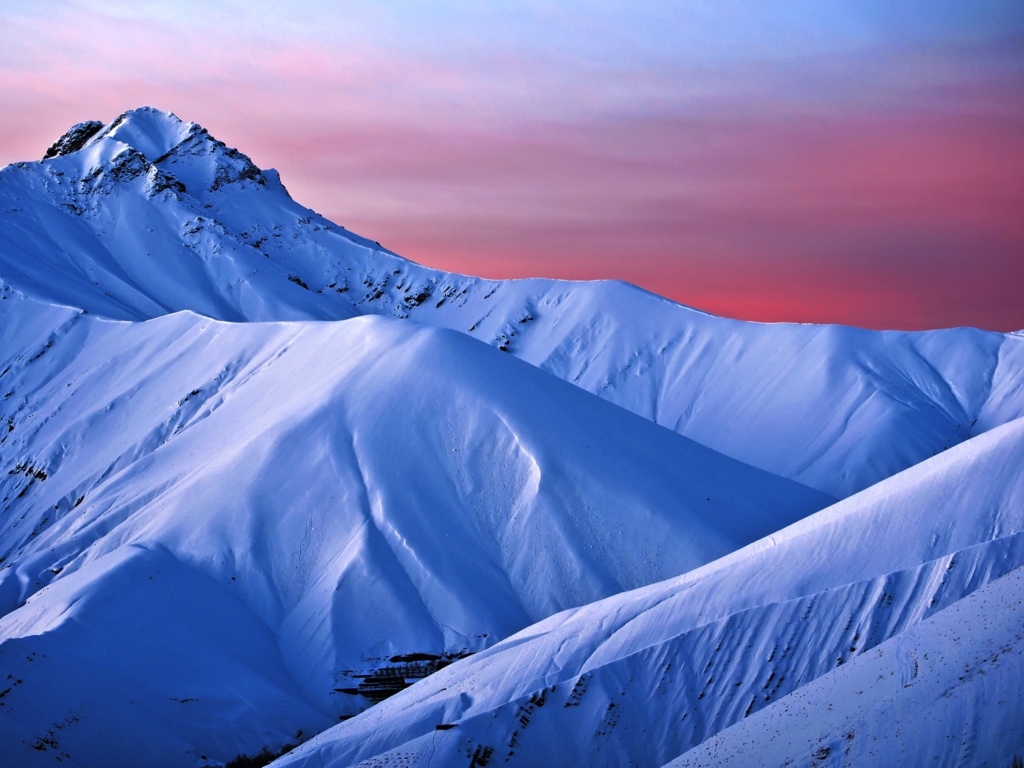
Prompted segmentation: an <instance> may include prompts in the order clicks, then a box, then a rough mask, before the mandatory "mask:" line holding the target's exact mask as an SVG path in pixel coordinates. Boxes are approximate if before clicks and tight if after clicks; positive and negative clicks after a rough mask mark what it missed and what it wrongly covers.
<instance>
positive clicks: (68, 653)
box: [0, 108, 1024, 766]
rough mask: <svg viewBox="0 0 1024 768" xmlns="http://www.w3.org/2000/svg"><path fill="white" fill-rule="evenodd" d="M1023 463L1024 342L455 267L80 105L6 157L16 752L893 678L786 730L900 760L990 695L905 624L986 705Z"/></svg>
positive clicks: (100, 753)
mask: <svg viewBox="0 0 1024 768" xmlns="http://www.w3.org/2000/svg"><path fill="white" fill-rule="evenodd" d="M506 353H507V354H506ZM1022 458H1024V334H996V333H987V332H984V331H979V330H976V329H968V328H962V329H950V330H939V331H930V332H925V333H900V332H874V331H865V330H860V329H855V328H846V327H838V326H813V325H785V324H784V325H764V324H756V323H746V322H739V321H735V320H729V319H724V318H718V317H714V316H711V315H707V314H705V313H703V312H700V311H697V310H694V309H690V308H688V307H684V306H681V305H678V304H675V303H673V302H670V301H668V300H666V299H663V298H660V297H658V296H654V295H652V294H650V293H647V292H645V291H642V290H640V289H637V288H635V287H633V286H629V285H626V284H623V283H616V282H595V283H573V282H565V281H554V280H541V279H537V280H516V281H495V280H483V279H479V278H474V277H466V276H462V275H453V274H448V273H444V272H439V271H437V270H432V269H429V268H425V267H422V266H420V265H417V264H415V263H413V262H410V261H407V260H405V259H403V258H401V257H400V256H398V255H396V254H394V253H392V252H390V251H388V250H386V249H384V248H382V247H381V246H380V245H379V244H377V243H375V242H374V241H371V240H367V239H365V238H362V237H360V236H358V235H355V234H353V233H351V232H348V231H347V230H345V229H344V228H342V227H340V226H338V225H336V224H333V223H331V222H329V221H327V220H326V219H324V218H323V217H322V216H319V215H318V214H316V213H314V212H313V211H311V210H309V209H307V208H304V207H303V206H301V205H299V204H298V203H296V202H295V201H294V200H292V199H291V197H290V196H289V195H288V193H287V191H286V190H285V188H284V186H283V185H282V184H281V181H280V179H279V177H278V175H277V173H276V172H274V171H270V170H260V169H259V168H257V167H256V166H255V165H254V164H253V163H252V162H251V161H250V160H249V159H248V158H247V157H245V156H244V155H242V154H241V153H240V152H238V151H237V150H234V149H229V148H227V147H226V146H224V145H223V144H222V143H220V142H218V141H217V140H215V139H214V138H213V137H212V136H210V134H209V133H207V132H206V131H205V130H204V129H202V128H200V127H199V126H197V125H195V124H193V123H186V122H183V121H181V120H179V119H178V118H176V117H175V116H173V115H170V114H169V113H164V112H159V111H157V110H153V109H149V108H144V109H140V110H135V111H132V112H128V113H125V114H124V115H121V116H120V117H118V118H117V119H116V120H114V121H113V122H111V123H109V124H103V123H100V122H97V121H94V122H89V123H82V124H79V125H77V126H75V127H74V128H72V129H71V130H70V131H69V132H68V133H67V134H65V135H64V136H63V137H61V138H60V139H59V140H58V141H57V142H55V143H54V144H53V146H51V147H50V149H49V150H48V151H47V153H46V158H45V159H44V160H43V161H41V162H34V163H16V164H14V165H11V166H8V167H6V168H4V169H2V170H0V764H14V765H19V766H21V765H25V766H30V765H56V764H72V765H75V764H77V765H87V766H100V765H102V766H111V765H125V766H136V765H153V766H163V765H166V766H185V765H196V766H202V765H219V764H222V763H224V762H226V761H228V760H230V759H231V758H232V757H234V756H235V755H239V754H250V755H251V754H254V753H256V752H259V751H260V749H261V748H263V747H268V748H270V749H272V750H278V749H280V748H281V747H282V746H284V745H285V744H289V743H298V742H301V741H304V740H306V739H308V738H309V737H310V736H311V735H312V734H314V733H319V732H321V731H323V732H324V733H323V734H322V735H321V736H319V737H317V739H316V740H314V741H313V742H310V743H308V744H307V745H306V746H304V747H303V748H301V749H299V750H297V751H296V752H294V753H292V754H291V755H288V756H287V757H285V758H283V759H282V760H283V764H290V765H303V766H321V765H325V764H326V765H350V764H355V763H357V762H359V761H361V760H366V761H368V762H367V763H366V765H418V764H423V765H427V764H430V765H441V764H446V765H447V764H451V765H459V764H463V765H484V764H504V763H505V762H506V761H507V762H510V763H517V762H518V763H519V764H550V763H552V762H557V763H558V764H565V765H574V764H576V765H600V764H609V765H617V764H634V765H645V766H646V765H650V766H660V765H663V764H664V763H666V762H668V761H670V760H673V759H677V758H678V759H680V760H684V761H690V762H689V763H687V764H702V763H701V761H705V762H706V761H707V760H708V759H710V760H711V762H712V763H714V761H715V760H717V757H714V756H716V755H722V756H725V757H728V759H731V760H735V761H738V762H736V763H734V764H743V761H744V760H745V759H746V758H745V757H743V755H744V754H750V753H749V752H741V751H740V750H746V749H748V746H747V745H749V744H750V743H751V742H752V740H756V739H758V738H760V739H765V738H767V737H768V735H770V732H771V729H773V728H776V727H778V726H777V724H779V723H783V722H790V720H792V719H793V718H794V717H796V718H797V719H799V715H798V714H793V713H798V712H800V711H804V712H807V711H811V710H813V707H815V706H817V704H816V702H818V701H819V700H821V698H822V697H825V698H827V697H828V696H829V695H830V694H829V692H830V691H832V690H839V689H842V690H846V688H843V686H847V687H849V686H857V685H860V681H862V680H863V681H867V680H868V678H872V679H873V678H874V677H877V676H878V675H882V682H880V683H878V684H877V685H875V687H873V688H872V689H871V690H872V691H874V692H875V693H873V694H872V695H871V696H869V697H866V698H864V699H863V700H861V699H852V700H851V702H850V703H849V704H848V705H845V706H844V707H841V708H838V709H836V710H835V716H834V717H833V718H832V719H829V720H828V721H827V722H826V721H825V720H822V729H821V731H820V733H819V732H818V731H813V732H812V731H800V730H799V729H798V728H796V726H789V725H787V726H785V727H786V728H787V729H789V728H792V732H793V739H792V740H791V744H790V746H791V747H792V749H789V748H782V747H781V746H780V747H779V751H778V752H777V755H778V759H779V761H780V762H781V763H784V762H785V761H786V760H796V761H799V760H801V759H803V757H802V755H804V754H805V753H807V754H810V755H811V757H810V758H809V760H810V761H811V763H808V764H822V760H819V759H818V757H815V755H820V754H823V753H821V752H820V750H822V749H825V748H826V747H827V748H828V750H829V752H828V754H838V751H837V750H838V747H837V744H838V742H835V739H836V738H838V737H837V736H836V734H840V735H841V736H842V737H843V738H845V733H846V731H845V730H844V729H845V728H846V727H847V723H848V722H850V721H852V720H857V719H858V718H859V719H860V720H859V721H864V722H867V723H874V724H875V725H874V726H870V725H869V726H866V731H865V732H870V733H872V734H873V735H876V736H877V735H879V734H878V730H877V727H876V726H877V724H878V723H879V722H881V720H880V718H884V717H889V716H893V713H895V716H897V717H901V716H905V715H902V714H901V713H906V712H908V711H917V710H927V711H928V712H929V713H930V714H929V715H928V717H929V718H930V719H929V721H928V722H929V723H931V725H929V726H928V727H927V728H922V729H919V730H910V731H906V732H905V734H906V735H907V738H904V739H903V740H902V741H897V742H893V743H894V744H896V746H889V747H886V749H885V750H884V751H883V752H881V753H880V754H882V755H883V756H891V755H892V754H894V750H898V749H905V750H910V753H911V754H926V752H925V751H921V750H922V749H923V747H921V741H922V740H923V739H924V738H925V736H926V735H927V734H934V733H936V732H937V731H938V730H941V729H942V728H943V727H945V725H944V724H945V723H949V722H952V720H950V718H956V717H961V716H963V715H964V713H965V712H968V711H969V709H970V707H971V706H974V705H975V704H976V703H977V702H978V701H979V700H980V699H979V695H982V694H979V693H978V691H979V690H982V692H983V694H984V695H985V696H987V695H989V694H988V693H986V691H989V689H988V688H985V687H984V685H982V684H981V683H977V682H969V683H967V684H964V685H957V683H954V682H953V679H952V677H950V675H951V672H950V670H951V669H953V667H951V666H949V665H945V666H935V667H932V668H926V669H925V670H924V671H923V672H921V679H922V680H923V681H924V680H927V681H929V682H928V685H927V686H924V685H922V686H921V687H920V688H917V689H915V690H914V691H910V692H909V693H904V692H903V689H902V688H899V689H898V686H895V684H894V683H891V682H885V676H886V675H888V674H889V672H890V671H893V670H896V669H901V670H902V669H905V666H903V667H901V666H899V664H902V662H896V666H892V664H893V663H894V662H892V661H891V657H892V653H895V658H897V659H903V656H901V655H900V654H904V653H911V652H912V651H913V649H919V650H920V653H918V652H917V651H913V653H915V654H916V655H915V656H914V658H915V659H918V660H920V658H921V657H922V655H923V654H924V653H928V654H945V653H947V652H948V653H954V652H955V653H956V654H960V655H959V656H956V658H957V659H958V660H959V659H962V660H963V663H965V664H966V663H972V664H973V663H975V662H977V663H978V664H983V666H982V667H978V668H979V669H984V670H985V671H986V674H987V675H991V676H997V677H999V681H998V686H997V688H992V689H991V690H992V691H995V690H998V692H999V695H1000V697H1001V698H1000V699H999V700H1000V701H1002V702H1004V703H1003V704H998V705H997V708H998V707H1003V708H1002V709H999V710H998V711H999V712H1000V713H1003V714H1000V715H999V716H998V717H997V718H996V719H995V720H993V722H995V723H1002V722H1004V720H1005V721H1006V722H1009V721H1010V720H1012V717H1011V718H1010V719H1006V717H1009V716H1006V717H1004V715H1005V713H1006V712H1011V713H1012V712H1013V711H1014V707H1015V706H1016V705H1015V704H1013V702H1014V701H1016V699H1014V698H1013V696H1012V695H1011V694H1012V692H1013V690H1014V686H1016V688H1017V689H1019V688H1020V685H1019V683H1020V676H1019V662H1017V661H1014V660H1013V659H1015V658H1017V657H1015V656H1014V655H1013V653H1014V652H1016V651H1017V650H1018V649H1017V646H1015V643H1017V642H1019V638H1016V640H1014V637H1015V635H1013V622H1014V618H1013V617H1014V616H1016V614H1015V613H1012V612H1007V614H1006V616H1004V617H1001V619H1000V622H998V623H997V622H992V623H991V624H990V626H986V627H984V628H982V627H977V628H974V627H972V628H971V630H970V631H969V632H968V631H966V630H964V629H963V628H962V626H961V625H962V624H963V623H964V621H966V620H968V619H965V618H964V617H969V620H971V621H977V622H979V623H980V622H981V618H982V617H984V616H985V615H986V614H987V612H989V611H991V610H992V609H991V605H992V601H993V600H996V599H1019V597H1020V593H1019V586H1018V585H1019V583H1020V582H1019V579H1017V577H1016V576H1014V575H1013V574H1012V573H1011V572H1012V571H1013V569H1015V568H1018V567H1019V566H1020V565H1022V564H1024V560H1022V558H1024V554H1022V553H1024V549H1022V548H1021V547H1022V546H1024V545H1022V544H1021V543H1020V542H1021V541H1024V539H1020V535H1021V529H1022V526H1024V522H1022V516H1024V510H1022V499H1024V490H1022V486H1021V482H1022V480H1021V472H1020V469H1019V468H1020V467H1021V466H1024V464H1022V461H1021V459H1022ZM837 499H843V500H842V501H839V502H838V503H835V502H836V500H837ZM1006 574H1011V575H1006ZM986 585H988V586H986ZM993 596H995V597H993ZM567 609H568V612H565V611H566V610H567ZM950 617H953V618H950ZM506 638H507V639H506ZM949 638H954V639H949ZM951 644H953V645H956V648H955V649H952V650H951V649H950V648H951ZM1007 644H1009V645H1010V646H1011V651H1010V652H1006V653H1004V652H1002V651H999V652H998V654H997V656H999V658H1002V659H1003V661H999V658H996V659H993V658H992V657H991V655H990V654H989V652H988V649H989V648H990V647H997V646H998V648H1003V647H1004V646H1006V645H1007ZM890 647H893V648H898V649H903V650H898V651H894V652H892V653H890V651H888V650H887V649H888V648H890ZM908 649H909V650H908ZM993 653H996V652H993ZM469 654H475V655H469ZM1000 654H1001V655H1000ZM467 655H469V657H468V658H462V660H461V661H459V660H458V659H459V658H460V657H464V656H467ZM1018 656H1019V654H1018ZM985 659H987V661H984V660H985ZM971 660H973V661H971ZM840 661H841V662H842V664H843V666H844V669H840V670H835V667H836V666H837V664H839V663H840ZM453 662H454V663H453ZM958 663H959V661H958ZM1015 665H1016V666H1015ZM847 666H848V668H849V670H854V669H857V670H861V671H858V672H856V673H854V672H852V671H851V672H849V673H848V672H847V669H846V667H847ZM894 674H896V673H895V672H894ZM900 674H902V673H900ZM428 675H429V676H428ZM423 678H426V679H423ZM979 679H980V678H979ZM415 680H420V682H418V683H416V684H415V685H413V686H412V687H411V688H408V689H407V690H405V692H404V693H400V694H399V695H397V696H394V697H392V698H387V700H386V701H384V699H385V698H386V697H387V696H389V695H391V694H394V693H395V692H396V691H399V690H402V689H403V688H405V687H406V686H407V685H408V684H410V683H412V682H413V681H415ZM901 680H902V678H901ZM970 680H971V681H974V680H975V678H974V677H972V678H970ZM5 681H6V682H5ZM957 682H959V681H957ZM979 685H981V688H978V686H979ZM942 686H946V687H945V688H943V687H942ZM949 686H952V687H949ZM939 688H941V689H942V691H944V692H946V691H948V692H949V695H946V694H945V693H943V695H942V697H940V698H942V701H941V702H940V701H939V700H938V699H936V698H935V696H934V695H933V693H934V691H936V690H939ZM858 690H860V689H858ZM798 694H799V695H798ZM793 697H796V698H793ZM983 700H984V701H985V702H988V699H984V697H983ZM381 701H383V703H377V704H376V705H375V706H372V708H371V709H369V710H368V711H363V710H366V708H367V707H369V706H371V705H373V704H375V703H376V702H381ZM775 702H778V704H776V703H775ZM783 702H792V703H786V704H783ZM887 702H895V703H887ZM950 702H953V703H950ZM1006 702H1009V704H1008V705H1007V704H1006ZM556 704H557V705H556ZM1007 706H1008V707H1009V709H1007ZM801 708H802V709H801ZM809 708H810V709H809ZM359 712H363V713H362V714H359V715H358V716H356V717H354V719H348V718H350V717H353V716H355V715H356V714H357V713H359ZM999 717H1003V718H1004V720H1000V719H998V718H999ZM787 718H789V719H788V720H787ZM943 718H945V719H943ZM339 720H344V721H345V722H343V723H342V724H341V725H340V726H336V727H335V728H330V727H331V726H334V725H335V724H336V723H338V721H339ZM859 721H858V722H859ZM759 724H760V725H759ZM438 726H440V728H439V727H438ZM527 726H529V727H527ZM872 727H876V730H874V731H872V730H871V728H872ZM329 728H330V729H329ZM986 728H987V729H988V730H986ZM929 729H931V730H929ZM996 730H997V729H996V726H994V725H992V726H989V725H986V726H985V727H984V728H982V727H976V726H975V725H970V724H968V726H965V730H964V732H963V734H962V736H963V738H962V739H961V742H962V743H966V744H970V745H973V746H971V749H974V750H975V751H974V752H970V753H969V756H970V755H976V754H983V755H989V756H990V757H991V758H992V759H998V760H1003V758H1004V757H1005V755H1007V754H1010V753H1009V752H1008V751H1007V750H1011V751H1012V749H1015V748H1016V747H1015V745H1016V744H1017V743H1018V741H1019V739H1018V741H1013V739H1016V738H1017V737H1016V736H1013V735H1012V734H1011V736H1006V737H1004V738H1002V739H1000V738H996V737H993V736H991V734H992V733H995V732H996ZM901 733H902V732H901ZM1007 733H1009V731H1007ZM901 738H902V737H901ZM709 739H711V740H710V741H709ZM915 739H916V741H915ZM981 741H984V742H986V745H984V746H979V742H981ZM819 742H820V743H819ZM833 742H835V743H833ZM702 745H703V746H702ZM908 745H909V746H908ZM776 746H779V745H776ZM947 746H948V745H947ZM698 748H703V749H705V752H699V751H693V750H694V749H698ZM712 749H713V750H715V751H714V752H707V751H706V750H712ZM843 749H844V750H848V751H849V754H850V755H855V756H857V759H858V760H868V759H869V758H870V757H871V753H870V748H868V750H867V751H865V749H864V748H862V747H861V746H860V745H859V744H858V746H857V747H856V749H855V748H854V747H852V746H850V745H849V744H844V745H843ZM949 749H952V747H949ZM986 749H987V750H989V751H987V752H986V751H984V750H986ZM808 750H810V752H808ZM914 750H917V751H916V752H914ZM944 750H945V751H944ZM1020 752H1021V753H1022V754H1024V746H1021V747H1020ZM766 754H767V753H766ZM773 754H775V753H773ZM844 754H845V752H844ZM935 754H938V755H939V757H941V758H943V759H945V758H947V757H949V756H950V755H952V754H953V753H952V752H949V751H948V750H947V749H946V747H945V746H943V747H941V748H939V749H938V752H937V753H935ZM964 754H968V753H964ZM702 755H704V756H702ZM706 755H712V758H707V757H706ZM932 755H933V753H927V755H926V756H927V757H928V759H930V758H931V757H932ZM725 757H723V759H725ZM950 759H951V760H952V758H950ZM964 759H969V758H964ZM694 760H696V761H697V763H694V762H693V761H694ZM813 761H817V762H816V763H814V762H813ZM883 763H884V761H883Z"/></svg>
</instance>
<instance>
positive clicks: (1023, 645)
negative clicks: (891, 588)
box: [669, 568, 1024, 768]
mask: <svg viewBox="0 0 1024 768" xmlns="http://www.w3.org/2000/svg"><path fill="white" fill-rule="evenodd" d="M1021 681H1024V568H1018V569H1016V570H1014V571H1012V572H1010V573H1009V574H1008V575H1006V576H1003V577H1002V578H999V579H997V580H995V581H994V582H992V583H990V584H987V585H986V586H984V587H982V588H981V589H979V590H978V591H977V592H975V593H973V594H971V595H970V596H968V597H966V598H964V599H963V600H960V601H959V602H957V603H954V604H953V605H952V606H950V607H949V608H946V609H945V610H942V611H939V612H938V613H937V614H935V616H933V617H931V618H929V619H927V620H925V621H923V622H921V624H920V625H918V626H916V627H913V628H911V629H910V630H908V631H907V632H906V633H904V634H902V635H897V636H896V637H894V638H892V639H891V640H888V641H886V642H885V643H883V644H882V645H880V646H878V648H876V649H874V650H872V651H869V652H868V653H866V654H864V655H863V656H861V657H858V658H856V659H854V660H853V661H852V662H851V663H849V664H846V665H844V666H842V667H840V668H839V669H837V670H835V671H833V672H829V673H828V674H825V675H822V676H821V677H819V678H818V679H817V680H815V681H814V682H812V683H809V684H808V685H806V686H804V687H803V688H800V689H799V690H797V691H795V692H794V693H792V694H790V695H789V696H787V697H785V698H783V699H782V700H781V701H777V702H775V703H773V704H771V705H770V706H768V707H766V708H765V709H763V710H762V711H760V712H758V713H757V714H755V715H753V716H752V717H750V718H748V719H746V720H743V721H741V722H739V723H737V724H736V725H734V726H732V727H731V728H727V729H725V730H724V731H722V732H721V733H719V734H717V735H716V736H714V737H712V738H711V739H708V740H707V741H706V742H704V743H703V744H701V745H700V746H699V747H696V748H695V749H692V750H690V751H689V752H687V753H686V754H685V755H683V756H682V757H680V758H678V759H676V760H673V761H672V762H671V763H670V764H669V768H697V767H698V766H701V767H703V766H722V768H746V766H750V765H759V766H764V768H771V767H773V766H778V768H787V767H788V766H799V767H800V768H802V767H803V766H808V767H810V766H818V765H822V764H828V763H827V762H826V761H827V760H829V758H832V759H841V760H842V764H843V765H858V766H872V767H873V766H877V768H888V766H891V765H893V764H894V763H895V762H896V761H897V760H898V762H899V763H900V764H903V765H953V764H957V761H960V762H965V763H967V764H970V765H1009V766H1012V765H1013V764H1014V760H1015V758H1016V759H1019V758H1020V754H1021V751H1022V748H1024V723H1022V722H1021V716H1020V713H1021V712H1024V689H1022V688H1021Z"/></svg>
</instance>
